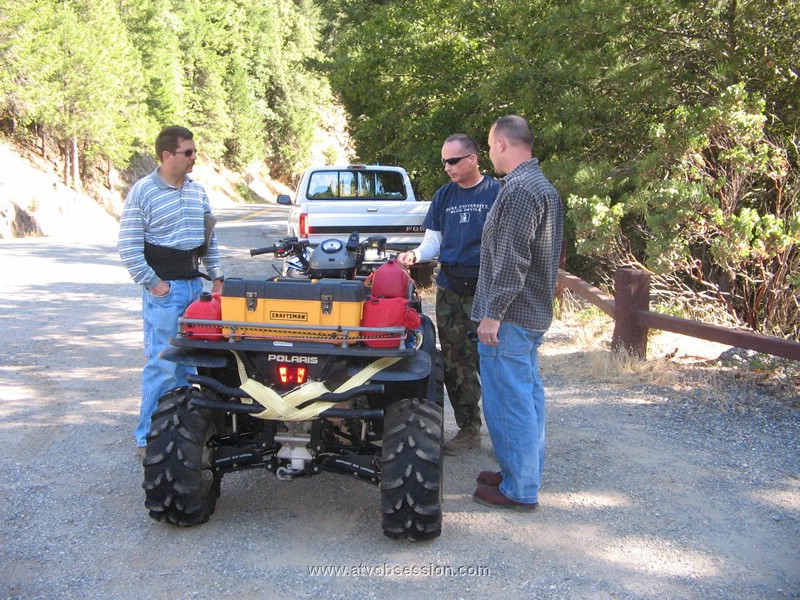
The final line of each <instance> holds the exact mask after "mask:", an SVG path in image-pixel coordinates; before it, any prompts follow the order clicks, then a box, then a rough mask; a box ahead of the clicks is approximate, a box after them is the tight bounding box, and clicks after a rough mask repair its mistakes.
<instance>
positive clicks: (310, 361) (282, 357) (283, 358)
mask: <svg viewBox="0 0 800 600" xmlns="http://www.w3.org/2000/svg"><path fill="white" fill-rule="evenodd" d="M267 360H268V361H273V360H274V361H278V362H285V363H305V364H307V365H315V364H317V361H318V360H319V359H318V358H317V357H316V356H289V355H287V354H268V355H267Z"/></svg>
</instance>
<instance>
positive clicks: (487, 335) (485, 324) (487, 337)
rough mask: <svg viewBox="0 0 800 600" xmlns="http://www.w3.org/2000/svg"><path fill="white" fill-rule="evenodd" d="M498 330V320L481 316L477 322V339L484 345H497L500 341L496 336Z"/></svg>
mask: <svg viewBox="0 0 800 600" xmlns="http://www.w3.org/2000/svg"><path fill="white" fill-rule="evenodd" d="M498 331H500V321H498V320H497V319H490V318H489V317H483V318H482V319H481V322H480V323H478V341H479V342H480V343H481V344H485V345H486V346H497V344H499V343H500V339H499V338H498V337H497V332H498Z"/></svg>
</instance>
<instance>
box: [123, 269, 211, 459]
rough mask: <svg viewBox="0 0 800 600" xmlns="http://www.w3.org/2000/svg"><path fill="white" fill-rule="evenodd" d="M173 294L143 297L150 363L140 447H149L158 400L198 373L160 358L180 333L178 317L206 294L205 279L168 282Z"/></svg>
mask: <svg viewBox="0 0 800 600" xmlns="http://www.w3.org/2000/svg"><path fill="white" fill-rule="evenodd" d="M167 283H169V284H170V291H169V293H168V294H167V295H166V296H153V295H152V294H151V293H150V292H149V291H148V290H146V289H145V290H144V291H143V294H142V321H143V322H144V355H145V358H147V362H146V363H145V365H144V370H143V371H142V406H141V409H140V412H139V424H138V425H137V426H136V445H137V446H140V447H143V446H145V445H147V439H146V436H147V434H148V432H149V431H150V418H151V417H152V416H153V413H154V412H155V411H156V408H158V399H159V398H161V396H163V395H164V394H166V393H167V392H168V391H169V390H171V389H174V388H177V387H182V386H185V385H189V383H188V382H187V381H186V376H187V375H190V374H193V373H195V369H194V368H193V367H186V366H184V365H179V364H177V363H174V362H170V361H168V360H163V359H161V358H159V354H160V353H161V351H162V350H164V349H165V348H168V347H169V338H171V337H175V335H176V334H177V332H178V318H179V317H181V316H182V315H183V312H184V311H185V310H186V307H187V306H189V305H190V304H191V303H192V302H194V301H195V300H197V298H198V297H199V296H200V292H202V291H203V281H202V280H201V279H189V280H173V281H168V282H167Z"/></svg>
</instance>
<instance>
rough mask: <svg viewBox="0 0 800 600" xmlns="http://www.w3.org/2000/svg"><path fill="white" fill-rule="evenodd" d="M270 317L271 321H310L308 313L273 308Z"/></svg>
mask: <svg viewBox="0 0 800 600" xmlns="http://www.w3.org/2000/svg"><path fill="white" fill-rule="evenodd" d="M269 319H270V321H308V313H301V312H284V311H278V310H273V311H271V312H270V313H269Z"/></svg>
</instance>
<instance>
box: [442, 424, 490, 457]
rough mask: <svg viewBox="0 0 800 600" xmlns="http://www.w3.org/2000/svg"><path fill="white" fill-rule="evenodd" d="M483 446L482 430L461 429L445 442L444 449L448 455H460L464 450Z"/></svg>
mask: <svg viewBox="0 0 800 600" xmlns="http://www.w3.org/2000/svg"><path fill="white" fill-rule="evenodd" d="M480 447H481V432H480V431H467V430H465V429H459V430H458V433H457V434H456V435H455V436H454V437H453V438H452V439H450V440H448V441H447V442H445V444H444V448H443V451H444V453H445V454H446V455H447V456H458V455H459V454H461V452H463V451H464V450H470V449H472V448H480Z"/></svg>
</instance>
